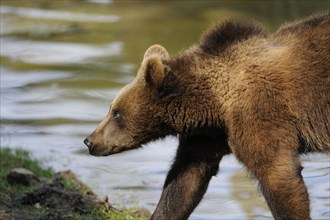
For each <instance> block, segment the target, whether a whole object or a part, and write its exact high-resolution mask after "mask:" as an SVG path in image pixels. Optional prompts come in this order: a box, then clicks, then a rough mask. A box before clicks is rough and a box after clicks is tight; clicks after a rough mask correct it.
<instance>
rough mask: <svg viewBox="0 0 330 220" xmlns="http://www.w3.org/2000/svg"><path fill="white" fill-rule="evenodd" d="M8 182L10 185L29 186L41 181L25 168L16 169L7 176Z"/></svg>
mask: <svg viewBox="0 0 330 220" xmlns="http://www.w3.org/2000/svg"><path fill="white" fill-rule="evenodd" d="M7 181H8V183H9V184H14V183H16V184H22V185H25V186H29V185H31V184H33V183H37V182H40V179H39V178H38V177H37V176H36V175H35V174H34V173H33V172H31V171H30V170H27V169H25V168H15V169H12V170H11V171H10V172H9V173H8V174H7Z"/></svg>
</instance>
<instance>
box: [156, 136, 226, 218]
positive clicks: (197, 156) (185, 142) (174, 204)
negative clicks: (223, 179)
mask: <svg viewBox="0 0 330 220" xmlns="http://www.w3.org/2000/svg"><path fill="white" fill-rule="evenodd" d="M222 142H223V140H222V139H219V138H218V139H217V138H212V137H190V138H181V139H180V144H179V148H178V151H177V154H176V158H175V161H174V163H173V165H172V168H171V170H170V171H169V173H168V175H167V178H166V181H165V184H164V190H163V193H162V196H161V198H160V201H159V203H158V205H157V208H156V210H155V212H154V213H153V215H152V217H151V219H157V220H164V219H171V220H175V219H178V220H179V219H180V220H181V219H187V218H188V217H189V215H190V214H191V213H192V211H193V210H194V209H195V207H196V206H197V205H198V203H199V202H200V201H201V199H202V197H203V195H204V194H205V192H206V190H207V187H208V184H209V181H210V179H211V177H212V176H213V175H216V174H217V172H218V168H219V162H220V160H221V158H222V157H223V155H225V154H226V153H227V149H226V145H222Z"/></svg>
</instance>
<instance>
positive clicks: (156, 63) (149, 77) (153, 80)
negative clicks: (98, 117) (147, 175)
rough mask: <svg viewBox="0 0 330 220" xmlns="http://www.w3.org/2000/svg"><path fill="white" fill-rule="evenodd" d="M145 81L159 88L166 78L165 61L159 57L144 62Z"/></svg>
mask: <svg viewBox="0 0 330 220" xmlns="http://www.w3.org/2000/svg"><path fill="white" fill-rule="evenodd" d="M144 65H145V70H144V79H145V81H146V82H147V84H149V85H151V86H153V87H156V88H158V87H159V86H160V85H161V84H162V82H163V80H164V77H165V74H166V68H165V65H164V64H163V61H162V60H161V59H159V58H158V57H151V58H148V59H146V60H144Z"/></svg>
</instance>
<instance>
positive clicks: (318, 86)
mask: <svg viewBox="0 0 330 220" xmlns="http://www.w3.org/2000/svg"><path fill="white" fill-rule="evenodd" d="M167 135H178V137H179V147H178V150H177V154H176V158H175V161H174V163H173V165H172V167H171V170H170V171H169V173H168V176H167V178H166V181H165V184H164V189H163V193H162V196H161V198H160V201H159V204H158V206H157V208H156V210H155V212H154V213H153V215H152V219H162V220H168V219H171V220H173V219H187V218H188V217H189V215H190V214H191V212H192V211H193V210H194V208H195V207H196V206H197V205H198V203H199V202H200V200H201V199H202V197H203V195H204V193H205V191H206V190H207V187H208V184H209V181H210V179H211V177H212V176H213V175H216V174H217V172H218V169H219V163H220V160H221V158H222V157H223V156H224V155H226V154H229V153H232V154H234V155H235V156H236V157H237V159H238V160H239V161H240V162H241V163H242V164H243V165H244V166H245V167H246V168H247V170H248V171H249V172H250V173H251V174H252V176H254V177H255V178H256V179H257V180H258V181H259V184H260V188H261V191H262V193H263V195H264V197H265V199H266V201H267V203H268V206H269V208H270V210H271V212H272V214H273V216H274V218H275V219H297V220H298V219H299V220H301V219H310V207H309V198H308V193H307V189H306V186H305V184H304V180H303V178H302V176H301V170H302V166H301V162H300V159H299V154H300V153H306V152H328V153H329V152H330V12H329V11H327V12H325V13H322V14H317V15H314V16H311V17H309V18H306V19H303V20H301V21H298V22H295V23H291V24H286V25H284V26H282V27H281V28H280V29H279V30H278V31H277V32H275V33H274V34H270V35H268V34H266V33H265V32H264V31H263V30H261V29H260V28H259V27H258V26H257V25H255V24H247V23H244V22H237V21H231V20H229V21H226V22H223V23H221V24H219V25H217V26H215V27H214V28H213V29H211V30H210V31H209V32H208V33H206V34H205V35H204V36H203V37H202V39H201V40H200V42H199V43H197V44H196V45H194V46H192V47H190V48H189V49H188V50H186V51H184V52H182V53H181V54H180V55H178V56H177V57H173V58H171V57H170V56H169V55H168V53H167V51H166V50H165V49H164V48H163V47H162V46H159V45H154V46H151V47H150V48H149V49H148V50H147V51H146V52H145V54H144V58H143V61H142V65H141V68H140V69H139V71H138V74H137V77H136V78H135V80H134V81H132V82H131V83H130V84H128V85H126V86H125V87H124V88H123V89H122V90H121V92H120V93H119V94H118V96H117V97H116V98H115V100H114V101H113V102H112V105H111V107H110V111H109V113H108V115H107V116H106V118H105V119H104V120H103V121H102V122H101V123H100V125H99V126H98V127H97V128H96V130H95V131H94V132H93V133H92V134H91V135H90V136H89V137H88V138H86V139H85V140H84V142H85V144H86V145H87V146H88V148H89V152H90V154H92V155H95V156H106V155H110V154H115V153H119V152H122V151H125V150H130V149H134V148H138V147H140V146H141V145H142V144H145V143H147V142H150V141H152V140H155V139H158V138H162V137H165V136H167Z"/></svg>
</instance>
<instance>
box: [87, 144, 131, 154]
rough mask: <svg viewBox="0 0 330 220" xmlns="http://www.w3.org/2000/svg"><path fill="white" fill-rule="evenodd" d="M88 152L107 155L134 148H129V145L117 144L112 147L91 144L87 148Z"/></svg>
mask: <svg viewBox="0 0 330 220" xmlns="http://www.w3.org/2000/svg"><path fill="white" fill-rule="evenodd" d="M88 149H89V154H90V155H92V156H97V157H100V156H109V155H112V154H118V153H121V152H123V151H128V150H131V149H134V148H129V147H118V146H113V147H100V146H96V145H92V146H90V147H89V148H88Z"/></svg>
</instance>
